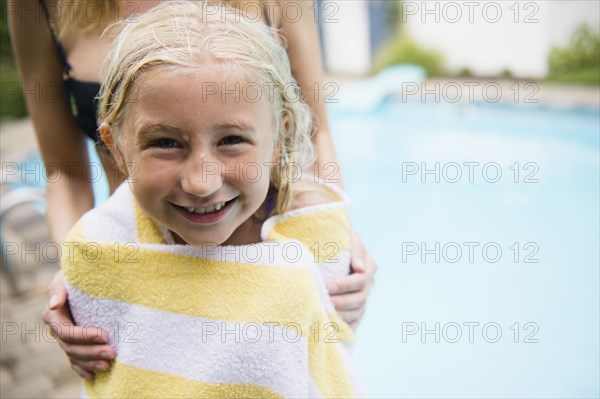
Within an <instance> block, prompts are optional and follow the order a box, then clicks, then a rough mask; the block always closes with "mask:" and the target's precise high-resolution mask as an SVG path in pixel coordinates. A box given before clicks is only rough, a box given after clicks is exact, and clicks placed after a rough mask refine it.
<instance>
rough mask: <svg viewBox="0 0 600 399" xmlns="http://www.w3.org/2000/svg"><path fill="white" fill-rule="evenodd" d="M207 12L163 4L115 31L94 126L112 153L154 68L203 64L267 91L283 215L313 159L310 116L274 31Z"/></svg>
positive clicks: (192, 4)
mask: <svg viewBox="0 0 600 399" xmlns="http://www.w3.org/2000/svg"><path fill="white" fill-rule="evenodd" d="M207 4H208V3H207V2H203V1H168V2H165V3H162V4H161V5H159V6H157V7H155V8H153V9H152V10H150V11H148V12H147V13H144V14H143V15H141V16H139V17H138V19H137V21H136V22H135V23H127V22H124V23H121V24H120V26H119V29H120V31H119V35H118V36H117V37H116V39H115V43H114V45H113V50H112V51H111V53H110V55H109V57H108V59H107V75H106V77H105V79H104V81H103V84H102V88H101V90H100V94H99V97H100V109H99V120H100V121H101V122H103V123H107V124H108V125H109V126H110V127H111V136H112V141H114V144H115V145H116V146H117V147H118V144H119V141H120V136H121V135H122V132H121V130H122V127H123V122H124V118H125V115H126V111H127V108H128V100H129V99H130V98H131V96H132V94H133V92H134V91H135V84H136V81H137V80H138V79H139V78H140V77H141V76H142V75H143V74H144V73H146V72H148V71H149V70H150V69H155V68H161V67H162V68H164V67H168V68H182V69H191V70H193V69H197V68H198V67H199V65H200V64H201V63H202V62H203V61H205V60H207V59H210V60H212V61H214V62H216V63H218V64H219V65H221V66H223V67H224V68H226V71H228V72H230V73H232V74H234V75H233V76H236V77H240V78H241V79H244V80H245V82H252V83H253V84H256V85H257V86H258V87H260V88H263V89H265V88H268V89H269V93H267V94H265V93H264V92H263V93H262V95H263V96H266V97H264V98H266V99H267V101H268V102H269V103H270V107H271V109H272V112H273V118H274V121H275V150H276V153H277V155H278V156H277V158H278V162H275V164H274V165H273V166H272V167H271V170H270V172H271V173H270V180H271V185H272V187H274V188H275V189H276V190H277V200H276V204H275V210H276V212H277V213H283V212H285V211H286V210H288V209H289V207H290V205H291V202H292V194H293V192H292V180H293V179H294V178H296V177H297V176H295V175H294V173H293V172H298V171H305V170H307V169H308V168H309V167H310V166H311V165H312V164H313V162H314V159H315V152H314V147H313V145H312V142H311V136H312V129H313V125H312V114H311V111H310V108H309V107H308V105H307V104H306V103H305V102H304V101H302V100H301V96H300V95H299V89H298V85H297V84H296V82H295V80H294V78H293V76H292V71H291V68H290V63H289V59H288V56H287V53H286V50H285V48H284V47H283V46H282V45H281V44H280V43H279V42H278V40H277V39H276V35H275V31H274V30H272V29H270V28H268V27H267V26H265V25H264V24H262V23H260V22H250V21H248V20H246V19H245V18H243V17H241V16H240V14H239V13H238V12H236V11H235V10H234V9H232V8H230V7H228V6H227V5H225V4H223V3H221V4H215V3H214V2H211V3H210V7H211V8H210V10H211V12H206V11H207V7H206V5H207ZM214 7H218V9H217V11H218V12H215V8H214ZM262 101H264V100H262ZM296 175H297V173H296Z"/></svg>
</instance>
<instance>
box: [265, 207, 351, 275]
mask: <svg viewBox="0 0 600 399" xmlns="http://www.w3.org/2000/svg"><path fill="white" fill-rule="evenodd" d="M315 208H316V209H315V212H313V213H309V212H290V216H286V218H285V219H283V220H280V221H278V223H276V224H275V225H274V226H273V227H272V228H271V229H270V230H269V231H268V232H267V239H268V240H269V241H280V240H286V239H290V238H295V239H297V240H299V241H300V242H302V244H304V245H305V246H306V247H307V248H309V249H310V250H311V251H312V252H313V254H314V255H315V259H316V260H317V262H319V263H322V262H325V261H332V260H335V259H336V258H338V257H339V255H340V253H341V252H342V251H344V250H347V249H349V248H350V236H349V233H348V232H349V231H350V222H349V220H348V216H347V214H346V210H345V209H344V208H340V207H336V208H331V209H327V210H322V209H318V208H317V207H315ZM309 210H310V208H307V209H306V211H309ZM317 210H318V211H317ZM302 211H304V209H302Z"/></svg>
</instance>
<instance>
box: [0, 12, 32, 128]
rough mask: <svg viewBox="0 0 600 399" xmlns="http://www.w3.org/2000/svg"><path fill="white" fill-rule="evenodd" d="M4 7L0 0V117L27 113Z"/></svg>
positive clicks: (20, 116) (17, 116)
mask: <svg viewBox="0 0 600 399" xmlns="http://www.w3.org/2000/svg"><path fill="white" fill-rule="evenodd" d="M6 7H7V6H6V0H0V94H1V95H0V119H4V118H11V117H12V118H22V117H24V116H26V115H27V107H26V105H25V96H24V95H23V91H22V90H21V81H20V79H19V74H18V73H17V70H16V68H15V63H14V60H13V55H12V48H11V45H10V36H9V34H8V18H7V11H6Z"/></svg>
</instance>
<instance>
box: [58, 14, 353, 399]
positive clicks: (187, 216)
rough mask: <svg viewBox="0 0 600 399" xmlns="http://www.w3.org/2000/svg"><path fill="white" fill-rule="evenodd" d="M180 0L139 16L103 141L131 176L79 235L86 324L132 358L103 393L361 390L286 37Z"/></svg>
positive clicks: (76, 254)
mask: <svg viewBox="0 0 600 399" xmlns="http://www.w3.org/2000/svg"><path fill="white" fill-rule="evenodd" d="M204 4H205V3H203V2H166V3H164V4H162V5H160V6H159V7H157V8H155V9H153V10H152V11H150V12H148V13H146V14H144V15H143V16H141V17H140V18H139V20H138V21H137V22H135V23H129V24H124V27H123V30H122V32H121V33H120V35H119V37H118V39H117V42H116V45H115V47H114V50H113V52H112V54H111V56H110V58H109V64H108V75H107V77H106V79H105V81H104V84H103V86H102V91H101V108H100V117H101V120H102V121H103V122H102V125H101V127H100V133H101V135H102V138H103V140H104V141H105V143H106V144H107V146H108V148H109V149H110V151H111V153H112V155H113V157H114V159H115V160H116V162H117V164H118V165H119V167H120V168H121V169H122V170H123V171H125V172H126V173H127V175H128V180H127V182H126V183H124V184H123V185H122V186H120V187H119V188H118V189H117V191H116V192H115V194H114V195H113V196H112V197H111V198H110V199H109V200H108V201H107V202H106V203H105V204H103V205H101V206H100V207H98V208H96V209H94V210H92V211H90V212H88V213H86V214H85V215H84V216H83V218H82V219H81V220H80V221H79V222H78V223H77V224H76V225H75V227H74V228H73V230H72V231H71V232H70V233H69V236H68V237H67V239H66V241H65V245H66V249H65V251H67V252H65V253H66V254H68V256H64V257H63V267H64V272H65V280H66V285H67V289H68V292H69V302H70V305H71V310H72V312H73V316H74V318H75V320H76V321H77V323H78V324H80V325H85V324H87V323H91V322H94V323H95V324H96V325H97V326H99V327H101V328H102V329H104V330H106V331H108V332H109V334H110V341H111V343H112V344H113V345H114V346H115V347H116V348H117V353H118V355H117V358H116V360H115V363H114V365H113V367H112V368H111V370H110V371H106V372H104V373H99V374H98V375H97V377H96V379H95V381H94V382H86V384H85V395H86V396H88V397H102V398H104V397H355V396H356V395H357V394H359V392H358V388H357V386H356V381H355V379H354V378H353V377H352V373H351V370H350V366H349V361H348V358H347V354H346V348H345V346H344V343H345V342H348V341H350V340H351V339H352V332H351V330H350V329H349V327H348V325H347V324H346V323H344V322H343V321H341V320H340V319H339V318H337V316H336V314H335V310H334V308H333V306H332V304H331V302H330V300H329V297H328V295H327V292H326V289H325V283H326V281H327V280H329V279H333V278H337V277H339V276H340V275H344V274H347V273H348V272H349V270H348V266H347V265H348V256H349V232H348V229H349V225H348V220H347V217H346V213H345V207H346V200H345V197H344V195H343V194H342V193H340V192H338V191H337V189H334V188H331V187H325V186H323V185H321V184H317V183H313V182H307V181H297V180H298V179H297V178H298V174H299V173H301V171H302V170H303V168H304V167H308V166H309V165H310V164H311V162H312V160H313V151H312V147H311V141H310V132H311V115H310V110H309V108H308V107H307V106H306V104H304V103H303V102H302V101H300V99H299V97H298V96H297V93H296V91H295V90H293V89H292V90H290V88H293V87H294V84H293V83H294V80H293V78H292V75H291V70H290V66H289V61H288V59H287V56H286V53H285V50H284V49H283V47H282V46H281V45H279V44H278V42H277V41H276V40H275V38H274V36H273V33H272V31H270V30H269V29H268V28H266V27H265V26H263V25H261V24H257V23H251V22H249V21H246V20H245V19H244V18H243V17H240V15H239V14H237V13H235V12H234V11H233V10H231V9H229V8H225V7H223V6H219V8H218V11H219V12H216V13H215V12H212V11H211V12H210V13H208V12H206V9H205V7H204Z"/></svg>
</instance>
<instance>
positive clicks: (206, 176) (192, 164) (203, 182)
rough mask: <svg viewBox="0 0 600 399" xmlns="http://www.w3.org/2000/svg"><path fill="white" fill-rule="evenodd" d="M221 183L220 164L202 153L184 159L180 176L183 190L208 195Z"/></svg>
mask: <svg viewBox="0 0 600 399" xmlns="http://www.w3.org/2000/svg"><path fill="white" fill-rule="evenodd" d="M222 185H223V177H222V174H221V164H220V163H219V162H217V161H216V160H215V159H214V158H212V157H209V156H206V155H205V154H204V153H201V154H199V155H195V156H190V157H189V158H188V159H187V160H186V165H185V167H184V172H183V175H182V177H181V187H182V188H183V191H185V192H186V193H188V194H192V195H195V196H197V197H208V196H210V195H211V194H213V193H215V192H216V191H218V190H219V189H220V188H221V186H222Z"/></svg>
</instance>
